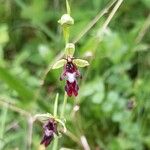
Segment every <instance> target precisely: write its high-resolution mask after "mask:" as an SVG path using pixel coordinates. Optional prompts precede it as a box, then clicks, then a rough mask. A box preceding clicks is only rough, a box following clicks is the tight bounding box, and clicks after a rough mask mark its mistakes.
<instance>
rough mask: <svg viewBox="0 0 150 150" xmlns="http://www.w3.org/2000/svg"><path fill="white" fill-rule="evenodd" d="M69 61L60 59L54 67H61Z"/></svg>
mask: <svg viewBox="0 0 150 150" xmlns="http://www.w3.org/2000/svg"><path fill="white" fill-rule="evenodd" d="M66 63H67V61H66V60H65V59H61V60H58V61H57V62H56V63H55V64H54V65H53V66H52V69H58V68H60V67H63V66H64V65H65V64H66Z"/></svg>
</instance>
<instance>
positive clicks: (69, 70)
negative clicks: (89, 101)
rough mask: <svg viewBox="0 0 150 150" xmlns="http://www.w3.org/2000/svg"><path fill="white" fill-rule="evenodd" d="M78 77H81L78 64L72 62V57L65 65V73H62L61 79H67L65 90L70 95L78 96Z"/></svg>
mask: <svg viewBox="0 0 150 150" xmlns="http://www.w3.org/2000/svg"><path fill="white" fill-rule="evenodd" d="M77 77H81V75H80V72H79V70H78V68H77V66H76V65H75V64H74V63H73V62H72V59H70V60H69V61H68V60H67V63H66V64H65V65H64V70H63V73H62V74H61V77H60V80H64V79H65V80H66V85H65V91H66V92H67V95H68V96H70V97H71V96H72V95H74V96H77V95H78V90H79V86H78V83H77Z"/></svg>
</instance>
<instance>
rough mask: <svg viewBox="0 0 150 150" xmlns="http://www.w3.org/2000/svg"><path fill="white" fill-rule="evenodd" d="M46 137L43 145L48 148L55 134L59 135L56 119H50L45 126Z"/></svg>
mask: <svg viewBox="0 0 150 150" xmlns="http://www.w3.org/2000/svg"><path fill="white" fill-rule="evenodd" d="M43 129H44V135H43V138H42V140H41V144H44V146H45V147H47V146H48V145H49V144H50V143H51V141H52V140H53V138H54V134H57V135H58V132H57V122H56V121H55V120H54V119H49V120H48V121H47V122H46V123H45V124H44V126H43Z"/></svg>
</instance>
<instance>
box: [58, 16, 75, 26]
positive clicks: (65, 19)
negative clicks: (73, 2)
mask: <svg viewBox="0 0 150 150" xmlns="http://www.w3.org/2000/svg"><path fill="white" fill-rule="evenodd" d="M58 23H60V24H61V25H62V26H70V25H73V24H74V20H73V18H72V17H71V16H70V15H69V14H64V15H62V17H61V19H60V20H58Z"/></svg>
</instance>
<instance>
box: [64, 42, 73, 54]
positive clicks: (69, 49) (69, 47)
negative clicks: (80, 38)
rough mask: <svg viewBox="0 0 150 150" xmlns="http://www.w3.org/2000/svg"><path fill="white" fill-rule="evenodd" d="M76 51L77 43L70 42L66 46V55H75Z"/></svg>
mask: <svg viewBox="0 0 150 150" xmlns="http://www.w3.org/2000/svg"><path fill="white" fill-rule="evenodd" d="M74 52H75V45H74V44H73V43H68V44H67V45H66V47H65V54H66V56H70V57H73V54H74Z"/></svg>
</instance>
